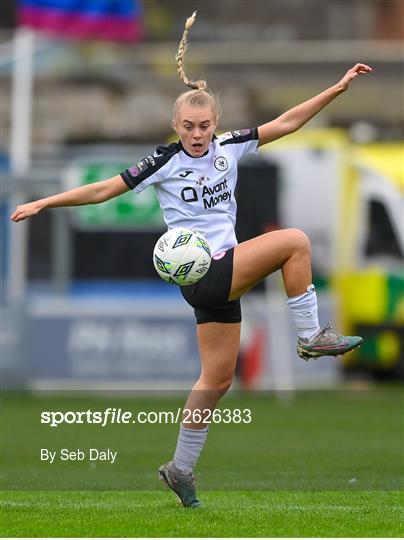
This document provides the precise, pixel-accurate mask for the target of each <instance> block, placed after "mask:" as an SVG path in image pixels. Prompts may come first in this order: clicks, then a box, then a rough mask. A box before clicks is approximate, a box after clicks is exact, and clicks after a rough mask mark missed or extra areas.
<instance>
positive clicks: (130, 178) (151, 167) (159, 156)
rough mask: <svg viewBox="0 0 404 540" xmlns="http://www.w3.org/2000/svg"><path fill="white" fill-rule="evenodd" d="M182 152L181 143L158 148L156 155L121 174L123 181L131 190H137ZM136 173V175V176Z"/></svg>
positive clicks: (148, 157)
mask: <svg viewBox="0 0 404 540" xmlns="http://www.w3.org/2000/svg"><path fill="white" fill-rule="evenodd" d="M181 150H182V147H181V145H180V143H171V144H169V145H167V146H158V147H157V148H156V151H155V153H154V154H153V155H152V156H151V155H150V156H146V157H145V158H143V159H142V160H140V161H138V162H137V164H136V165H134V166H133V167H129V169H126V170H124V171H123V172H121V177H122V180H123V181H124V182H125V184H126V185H127V186H128V187H129V188H130V189H135V188H136V187H137V186H138V185H139V184H141V183H142V182H143V181H144V180H146V179H147V178H149V176H152V175H153V174H154V173H156V172H157V171H158V170H159V169H161V167H163V166H164V165H165V164H166V163H168V162H169V161H170V159H171V158H173V157H174V156H175V155H176V154H178V152H180V151H181ZM134 173H135V174H134Z"/></svg>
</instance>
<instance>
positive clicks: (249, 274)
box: [11, 13, 372, 507]
mask: <svg viewBox="0 0 404 540" xmlns="http://www.w3.org/2000/svg"><path fill="white" fill-rule="evenodd" d="M195 17H196V13H194V14H193V15H192V17H190V18H188V19H187V21H186V25H185V30H184V34H183V36H182V39H181V42H180V45H179V49H178V53H177V56H176V60H177V68H178V73H179V76H180V78H181V80H182V81H183V82H184V83H185V84H186V85H187V86H189V87H190V88H192V90H189V91H187V92H185V93H183V94H182V95H180V96H179V97H178V99H177V101H176V102H175V105H174V114H173V124H172V125H173V128H174V130H175V131H176V133H177V134H178V136H179V139H180V140H179V142H177V143H173V144H170V145H168V146H159V147H158V148H157V149H156V151H155V153H154V155H153V156H147V157H145V158H144V159H143V160H141V161H139V162H138V163H137V164H136V165H134V166H133V167H131V168H129V169H127V170H125V171H124V172H122V173H121V174H120V175H117V176H114V177H113V178H110V179H108V180H103V181H100V182H96V183H94V184H90V185H86V186H82V187H79V188H77V189H73V190H70V191H67V192H64V193H60V194H58V195H54V196H51V197H47V198H45V199H41V200H37V201H34V202H31V203H28V204H23V205H20V206H18V207H17V209H16V210H15V212H14V213H13V214H12V216H11V219H12V220H13V221H15V222H17V221H21V220H23V219H26V218H27V217H30V216H34V215H35V214H37V213H38V212H40V211H41V210H43V209H44V208H55V207H60V206H76V205H83V204H96V203H100V202H104V201H107V200H109V199H111V198H113V197H116V196H118V195H121V194H123V193H125V192H126V191H128V190H133V191H134V192H135V193H139V192H140V191H142V190H143V189H145V188H146V187H147V186H149V185H151V184H153V185H154V187H155V189H156V191H157V195H158V198H159V201H160V206H161V208H162V210H163V213H164V218H165V222H166V224H167V226H168V228H169V229H171V228H173V227H187V228H189V229H193V230H196V231H199V232H201V233H203V235H205V237H206V238H207V240H208V242H209V244H210V247H211V252H212V254H213V260H212V264H211V266H210V269H209V271H208V273H207V274H206V276H205V277H203V278H202V279H201V280H200V281H199V282H198V283H196V284H195V285H190V286H187V287H181V292H182V294H183V296H184V298H185V299H186V300H187V302H188V303H189V304H190V305H191V306H193V308H194V312H195V316H196V322H197V339H198V347H199V353H200V360H201V375H200V377H199V379H198V381H197V382H196V384H195V386H194V387H193V389H192V391H191V393H190V394H189V397H188V400H187V403H186V406H185V408H186V409H187V410H190V411H203V410H206V409H208V410H213V409H214V408H215V406H216V404H217V402H218V400H219V399H220V397H221V396H222V395H223V394H224V393H225V392H226V391H227V390H228V388H229V387H230V385H231V382H232V377H233V373H234V369H235V365H236V359H237V353H238V350H239V342H240V323H241V311H240V297H241V296H242V295H243V294H244V293H245V292H247V291H248V290H249V289H251V288H252V287H253V286H254V285H256V284H257V283H258V282H259V281H261V280H262V279H264V278H265V277H266V276H269V275H270V274H272V272H275V271H276V270H278V269H281V270H282V276H283V282H284V285H285V289H286V294H287V296H288V300H287V304H288V306H289V308H290V310H291V313H292V316H293V319H294V321H295V323H296V328H297V334H298V337H297V352H298V354H299V356H301V357H302V358H304V359H306V360H307V359H309V358H317V357H319V356H322V355H339V354H344V353H346V352H347V351H350V350H352V349H355V348H356V347H358V346H359V345H360V344H361V343H362V338H360V337H356V336H354V337H353V336H340V335H336V334H335V333H333V332H332V331H331V329H330V327H329V326H328V325H327V326H326V327H325V328H324V329H323V330H321V329H320V327H319V323H318V317H317V298H316V292H315V290H314V286H313V285H312V284H311V281H312V275H311V255H310V241H309V239H308V237H307V236H306V235H305V234H304V233H303V232H302V231H300V230H297V229H287V230H278V231H274V232H269V233H266V234H263V235H261V236H258V237H256V238H253V239H251V240H248V241H246V242H243V243H241V244H237V240H236V236H235V233H234V225H235V218H236V201H235V199H234V188H235V185H236V179H237V162H238V161H239V159H240V158H242V157H243V156H245V155H247V154H250V153H256V151H257V148H258V147H259V146H261V145H263V144H267V143H269V142H271V141H275V140H276V139H279V138H281V137H284V136H285V135H288V134H289V133H293V132H294V131H296V130H298V129H299V128H300V127H302V126H303V125H304V124H306V122H308V121H309V120H310V119H311V118H313V116H315V115H316V114H317V113H319V112H320V111H321V110H322V109H323V108H324V107H325V106H326V105H328V104H329V103H330V102H331V101H333V100H334V99H335V98H336V97H337V96H339V95H340V94H341V93H343V92H345V90H347V88H348V86H349V85H350V83H351V82H352V81H353V80H354V79H355V78H356V77H357V76H358V75H362V74H366V73H369V72H371V71H372V68H370V67H369V66H367V65H365V64H356V65H355V66H354V67H353V68H351V69H350V70H348V72H347V73H346V74H345V75H344V76H343V77H342V79H341V80H340V81H339V82H338V83H337V84H335V85H334V86H331V87H330V88H328V89H327V90H325V91H324V92H322V93H321V94H318V95H317V96H315V97H313V98H312V99H310V100H308V101H306V102H304V103H302V104H300V105H298V106H296V107H294V108H293V109H291V110H289V111H287V112H285V113H284V114H282V115H281V116H279V117H278V118H276V119H275V120H272V121H270V122H268V123H265V124H262V125H261V126H259V127H258V128H253V129H242V130H238V131H232V132H231V133H225V134H224V135H220V136H216V135H215V130H216V127H217V123H218V118H219V113H220V111H219V104H218V101H217V99H216V98H215V96H214V95H213V94H212V93H211V92H210V91H209V90H208V88H207V85H206V82H205V81H192V80H189V79H188V78H187V76H186V75H185V72H184V66H183V62H184V55H185V52H186V47H187V41H188V32H189V29H190V28H191V26H192V24H193V22H194V20H195ZM207 188H209V189H207ZM212 193H213V194H214V197H213V196H211V194H212ZM191 419H192V422H191V423H188V424H187V425H184V424H183V425H181V427H180V433H179V437H178V442H177V447H176V451H175V454H174V459H173V460H172V461H170V462H168V463H166V464H165V465H162V466H161V467H160V469H159V476H160V478H161V479H162V480H163V481H164V482H165V483H166V484H167V485H168V486H169V487H170V488H171V489H172V490H173V491H174V492H175V493H176V494H177V495H178V496H179V498H180V499H181V502H182V504H183V505H184V506H191V507H196V506H199V504H200V503H199V501H198V499H197V497H196V492H195V486H194V478H195V477H194V475H193V469H194V466H195V464H196V462H197V459H198V457H199V455H200V453H201V450H202V448H203V446H204V443H205V440H206V437H207V433H208V424H207V423H206V422H205V423H204V422H203V421H199V419H198V418H197V417H196V416H195V417H192V415H191ZM195 420H198V421H195Z"/></svg>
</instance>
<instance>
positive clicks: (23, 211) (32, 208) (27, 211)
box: [10, 201, 41, 222]
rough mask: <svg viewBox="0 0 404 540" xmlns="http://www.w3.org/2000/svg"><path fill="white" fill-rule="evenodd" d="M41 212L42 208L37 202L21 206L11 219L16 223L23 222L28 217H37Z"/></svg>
mask: <svg viewBox="0 0 404 540" xmlns="http://www.w3.org/2000/svg"><path fill="white" fill-rule="evenodd" d="M40 210H41V206H40V205H39V204H38V202H36V201H35V202H31V203H27V204H19V205H18V206H17V208H16V209H15V212H14V213H13V214H11V216H10V219H11V221H15V222H17V221H22V220H23V219H26V218H28V217H31V216H35V215H36V214H38V212H40Z"/></svg>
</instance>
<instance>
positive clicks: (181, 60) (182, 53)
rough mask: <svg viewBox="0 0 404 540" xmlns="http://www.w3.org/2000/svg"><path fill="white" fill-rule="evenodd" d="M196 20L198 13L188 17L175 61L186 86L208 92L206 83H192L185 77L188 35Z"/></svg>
mask: <svg viewBox="0 0 404 540" xmlns="http://www.w3.org/2000/svg"><path fill="white" fill-rule="evenodd" d="M195 19H196V11H194V12H193V13H192V15H191V17H188V19H187V20H186V23H185V30H184V33H183V34H182V38H181V41H180V45H179V47H178V52H177V54H176V56H175V60H176V62H177V70H178V75H179V76H180V79H181V81H182V82H183V83H184V84H186V85H187V86H189V87H190V88H192V89H193V90H207V89H208V85H207V84H206V81H191V80H190V79H188V77H187V76H186V75H185V71H184V56H185V53H186V52H187V50H188V34H189V30H190V28H191V26H192V25H193V24H194V22H195Z"/></svg>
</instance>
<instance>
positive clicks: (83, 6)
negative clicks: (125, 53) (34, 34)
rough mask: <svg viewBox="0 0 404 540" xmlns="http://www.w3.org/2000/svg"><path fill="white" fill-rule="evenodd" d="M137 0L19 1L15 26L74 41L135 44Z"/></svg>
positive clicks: (138, 21) (139, 28)
mask: <svg viewBox="0 0 404 540" xmlns="http://www.w3.org/2000/svg"><path fill="white" fill-rule="evenodd" d="M140 15H141V13H140V3H139V0H18V12H17V21H18V25H21V26H29V27H31V28H34V29H36V30H43V31H46V32H48V33H51V34H54V35H58V36H64V37H68V38H73V39H95V40H107V41H137V40H139V39H141V38H142V37H143V28H142V23H141V18H140Z"/></svg>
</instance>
